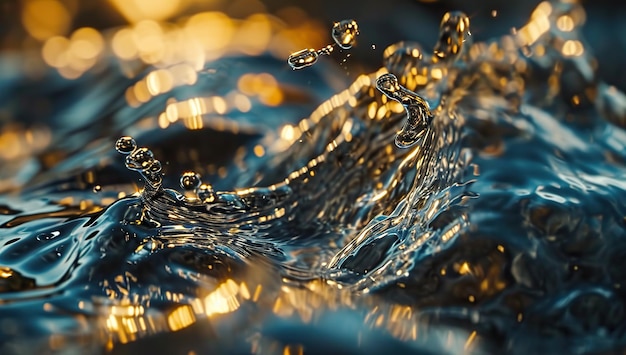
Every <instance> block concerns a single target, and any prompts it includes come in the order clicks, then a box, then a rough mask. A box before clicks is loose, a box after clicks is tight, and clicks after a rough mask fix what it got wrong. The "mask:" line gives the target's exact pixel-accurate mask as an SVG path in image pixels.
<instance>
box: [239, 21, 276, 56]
mask: <svg viewBox="0 0 626 355" xmlns="http://www.w3.org/2000/svg"><path fill="white" fill-rule="evenodd" d="M271 36H272V33H271V26H270V21H269V19H268V17H267V16H266V15H264V14H254V15H251V16H250V17H248V18H247V19H246V20H245V21H244V23H243V24H242V25H241V26H240V27H239V30H238V31H237V33H236V34H235V38H234V39H233V43H234V44H235V45H236V46H237V47H238V48H239V50H240V51H241V52H242V53H243V54H247V55H259V54H261V53H263V52H264V51H265V50H266V49H267V46H268V44H269V42H270V39H271Z"/></svg>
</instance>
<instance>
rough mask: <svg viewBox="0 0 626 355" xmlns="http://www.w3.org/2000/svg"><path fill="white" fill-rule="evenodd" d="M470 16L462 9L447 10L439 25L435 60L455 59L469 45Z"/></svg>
mask: <svg viewBox="0 0 626 355" xmlns="http://www.w3.org/2000/svg"><path fill="white" fill-rule="evenodd" d="M470 35H471V33H470V20H469V17H468V16H467V15H466V14H465V13H463V12H461V11H450V12H446V13H445V14H444V15H443V18H442V19H441V25H440V26H439V40H438V41H437V44H436V45H435V49H434V56H433V61H434V62H438V61H448V60H454V59H456V58H458V57H459V56H460V54H461V53H462V52H463V49H464V48H465V47H467V44H465V42H466V41H467V40H468V39H469V38H470Z"/></svg>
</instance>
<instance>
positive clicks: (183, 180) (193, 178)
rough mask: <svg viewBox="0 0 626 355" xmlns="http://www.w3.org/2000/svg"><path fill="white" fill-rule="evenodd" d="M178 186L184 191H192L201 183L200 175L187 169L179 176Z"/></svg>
mask: <svg viewBox="0 0 626 355" xmlns="http://www.w3.org/2000/svg"><path fill="white" fill-rule="evenodd" d="M179 182H180V187H182V188H183V189H184V190H186V191H194V190H196V189H197V188H198V187H200V185H201V184H202V177H201V176H200V174H198V173H196V172H194V171H187V172H185V173H183V174H182V175H181V176H180V181H179Z"/></svg>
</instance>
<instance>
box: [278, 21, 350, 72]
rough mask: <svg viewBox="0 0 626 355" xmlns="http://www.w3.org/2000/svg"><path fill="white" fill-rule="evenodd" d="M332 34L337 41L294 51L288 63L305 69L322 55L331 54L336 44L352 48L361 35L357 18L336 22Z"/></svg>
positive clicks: (295, 68)
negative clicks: (316, 47)
mask: <svg viewBox="0 0 626 355" xmlns="http://www.w3.org/2000/svg"><path fill="white" fill-rule="evenodd" d="M331 35H332V38H333V41H334V42H335V43H333V44H329V45H327V46H325V47H323V48H321V49H319V50H315V49H313V48H307V49H302V50H299V51H297V52H294V53H292V54H291V55H290V56H289V58H288V59H287V63H288V64H289V66H290V67H291V68H292V69H293V70H298V69H303V68H306V67H308V66H311V65H313V64H315V63H316V62H317V59H318V58H319V57H320V56H322V55H330V54H331V53H332V52H333V51H334V50H335V46H338V47H339V48H341V49H350V48H352V47H353V46H354V45H355V43H356V37H357V36H358V35H359V25H358V24H357V22H356V21H355V20H342V21H339V22H335V23H334V24H333V28H332V30H331Z"/></svg>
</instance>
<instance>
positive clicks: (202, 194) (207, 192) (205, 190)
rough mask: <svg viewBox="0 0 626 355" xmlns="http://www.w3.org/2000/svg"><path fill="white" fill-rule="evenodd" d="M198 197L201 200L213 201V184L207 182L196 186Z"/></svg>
mask: <svg viewBox="0 0 626 355" xmlns="http://www.w3.org/2000/svg"><path fill="white" fill-rule="evenodd" d="M197 194H198V198H199V199H200V201H202V202H205V203H207V202H213V201H215V191H214V190H213V186H211V185H209V184H202V185H200V187H198V192H197Z"/></svg>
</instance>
